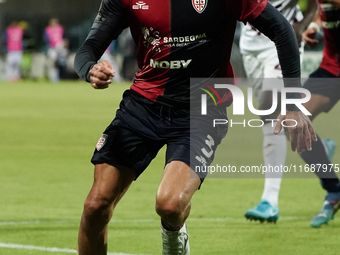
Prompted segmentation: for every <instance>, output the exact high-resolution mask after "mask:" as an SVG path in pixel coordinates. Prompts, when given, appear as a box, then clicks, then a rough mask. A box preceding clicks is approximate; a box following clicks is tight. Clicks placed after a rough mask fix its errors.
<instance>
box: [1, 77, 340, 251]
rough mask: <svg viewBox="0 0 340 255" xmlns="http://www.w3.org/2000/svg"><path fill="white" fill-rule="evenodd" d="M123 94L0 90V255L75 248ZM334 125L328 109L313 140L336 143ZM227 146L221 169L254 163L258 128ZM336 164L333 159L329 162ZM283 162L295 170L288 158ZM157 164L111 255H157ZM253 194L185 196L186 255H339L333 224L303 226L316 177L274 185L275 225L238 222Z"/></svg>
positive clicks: (122, 218) (116, 89)
mask: <svg viewBox="0 0 340 255" xmlns="http://www.w3.org/2000/svg"><path fill="white" fill-rule="evenodd" d="M128 86H129V84H112V85H111V86H110V88H109V89H107V90H103V91H96V90H94V89H92V88H91V86H90V85H89V84H86V83H85V82H61V83H59V84H51V83H48V82H46V83H43V82H38V83H34V82H21V83H10V84H8V83H4V82H3V83H0V180H1V182H0V191H1V193H0V194H1V195H0V254H2V255H31V254H34V255H42V254H58V255H62V254H67V253H72V252H73V251H72V249H73V248H76V247H77V234H78V233H77V232H78V226H79V220H80V215H81V212H82V208H83V202H84V200H85V197H86V196H87V193H88V191H89V189H90V187H91V184H92V178H93V166H92V165H91V163H90V162H89V160H90V157H91V155H92V152H93V150H94V147H95V144H96V142H97V140H98V138H99V137H100V135H101V133H102V131H103V130H104V128H105V127H106V126H107V125H108V124H109V123H110V121H111V119H112V118H113V116H114V115H115V111H116V108H117V106H118V104H119V101H120V99H121V95H122V93H123V91H124V90H125V89H127V88H128ZM339 116H340V109H339V106H338V105H337V106H335V107H334V109H333V110H332V111H331V112H330V113H328V114H322V116H319V117H318V118H317V119H316V121H315V122H314V124H315V127H316V129H317V131H318V133H319V135H320V136H321V137H322V138H333V139H334V140H335V141H336V142H337V144H340V136H339ZM226 142H227V143H228V144H229V145H230V150H229V151H228V152H227V153H226V155H225V157H226V160H227V161H228V162H230V164H233V165H237V166H239V165H256V164H257V165H259V164H261V163H262V150H261V143H262V134H261V130H260V129H253V130H249V129H247V128H230V129H229V133H228V135H227V138H226ZM339 162H340V155H339V153H338V151H336V153H335V156H334V160H333V163H339ZM288 163H289V164H296V165H299V164H303V162H302V160H301V159H300V158H299V156H298V155H297V154H296V153H293V152H289V153H288V157H287V164H288ZM163 165H164V150H161V151H160V153H159V155H158V156H157V158H156V159H155V160H154V161H153V162H152V164H151V165H150V167H149V168H148V169H147V170H146V172H145V173H144V174H143V175H142V176H141V177H140V178H139V179H138V181H136V182H134V183H133V185H132V187H131V188H130V190H129V191H128V192H127V194H126V195H125V197H124V198H123V199H122V201H121V202H120V203H119V205H118V207H117V209H116V211H115V213H114V216H113V219H112V221H111V223H110V229H109V251H110V252H111V253H112V254H118V253H122V254H151V255H159V254H161V236H160V222H159V218H158V216H157V214H156V213H155V210H154V203H155V194H156V190H157V187H158V183H159V181H160V179H161V175H162V168H163ZM311 177H312V174H311ZM262 189H263V179H262V178H208V179H207V180H206V181H205V182H204V184H203V186H202V188H201V190H199V191H198V192H197V193H196V194H195V195H194V198H193V200H192V211H191V215H190V217H189V220H188V222H187V225H188V231H189V235H190V244H191V250H192V252H191V254H193V255H205V254H206V255H225V254H238V255H257V254H259V255H273V254H275V255H286V254H294V255H307V254H308V255H320V254H327V255H332V254H337V253H338V241H339V228H340V219H339V218H340V215H336V216H335V219H334V220H333V221H331V222H330V224H329V225H326V226H323V227H322V228H320V229H313V228H311V227H310V226H309V222H310V220H311V218H312V217H313V216H314V214H316V213H317V212H318V211H319V209H320V208H321V205H322V201H323V197H324V195H325V192H324V191H323V190H322V189H321V187H320V185H319V183H318V180H317V179H316V178H303V179H301V178H286V179H284V180H283V182H282V189H281V193H280V219H279V221H278V222H277V224H267V223H266V224H261V223H259V222H249V221H246V220H245V218H244V216H243V213H244V212H245V211H246V210H247V209H249V208H250V207H253V206H254V205H255V204H257V203H258V202H259V199H260V196H261V193H262ZM337 216H338V217H337ZM51 247H55V249H50V248H51ZM39 249H40V250H39Z"/></svg>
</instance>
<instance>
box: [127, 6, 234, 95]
mask: <svg viewBox="0 0 340 255" xmlns="http://www.w3.org/2000/svg"><path fill="white" fill-rule="evenodd" d="M123 2H124V3H125V5H127V4H129V5H130V6H128V8H131V9H132V12H131V15H130V16H129V25H130V28H131V32H132V35H133V37H134V40H135V41H136V42H137V44H138V53H137V58H138V65H139V67H140V71H139V72H138V73H137V74H136V78H135V81H134V85H133V86H134V88H137V89H138V88H140V89H143V90H144V92H145V93H151V94H152V93H155V95H168V96H169V97H173V96H174V97H176V98H177V99H178V100H181V99H183V100H184V99H185V98H187V97H188V89H189V84H190V78H192V77H222V76H223V75H226V71H227V67H228V63H229V57H230V49H231V45H232V41H233V36H234V29H235V24H236V21H235V19H234V18H233V17H232V16H231V14H230V13H229V11H228V9H227V5H226V0H209V1H208V0H143V1H130V0H127V1H125V0H124V1H123ZM226 31H229V34H226ZM145 88H147V89H145Z"/></svg>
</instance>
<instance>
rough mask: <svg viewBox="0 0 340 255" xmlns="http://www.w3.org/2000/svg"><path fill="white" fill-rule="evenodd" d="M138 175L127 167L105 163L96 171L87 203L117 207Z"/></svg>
mask: <svg viewBox="0 0 340 255" xmlns="http://www.w3.org/2000/svg"><path fill="white" fill-rule="evenodd" d="M135 178H136V174H135V172H134V171H132V170H131V169H127V168H125V167H119V168H117V167H114V166H112V165H109V164H106V163H103V164H97V165H96V166H95V170H94V182H93V186H92V188H91V191H90V193H89V195H88V198H87V203H90V205H89V206H91V203H92V204H100V206H111V205H116V204H117V203H118V201H119V200H120V199H121V198H122V196H123V195H124V194H125V192H126V191H127V189H128V188H129V186H130V185H131V183H132V181H133V180H134V179H135Z"/></svg>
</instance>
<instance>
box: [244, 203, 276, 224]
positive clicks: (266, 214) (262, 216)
mask: <svg viewBox="0 0 340 255" xmlns="http://www.w3.org/2000/svg"><path fill="white" fill-rule="evenodd" d="M244 216H245V217H246V218H247V219H250V220H259V221H260V222H261V223H262V222H264V221H267V222H274V223H275V222H276V221H277V220H278V218H279V208H277V207H275V206H272V205H271V204H270V203H269V202H268V201H266V200H261V202H260V203H259V204H258V205H257V206H255V207H254V208H251V209H249V210H248V211H246V213H245V214H244Z"/></svg>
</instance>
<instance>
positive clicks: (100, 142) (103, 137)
mask: <svg viewBox="0 0 340 255" xmlns="http://www.w3.org/2000/svg"><path fill="white" fill-rule="evenodd" d="M107 137H108V135H106V134H102V135H101V137H100V138H99V140H98V143H97V146H96V148H97V151H100V149H101V148H103V146H104V145H105V143H106V140H107Z"/></svg>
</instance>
